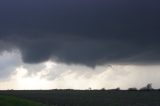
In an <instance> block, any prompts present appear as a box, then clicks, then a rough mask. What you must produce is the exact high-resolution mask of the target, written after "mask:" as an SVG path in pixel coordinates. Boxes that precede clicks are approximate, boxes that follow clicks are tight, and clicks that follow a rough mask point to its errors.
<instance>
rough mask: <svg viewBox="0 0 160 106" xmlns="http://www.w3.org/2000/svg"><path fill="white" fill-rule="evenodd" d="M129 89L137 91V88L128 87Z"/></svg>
mask: <svg viewBox="0 0 160 106" xmlns="http://www.w3.org/2000/svg"><path fill="white" fill-rule="evenodd" d="M128 90H129V91H137V88H128Z"/></svg>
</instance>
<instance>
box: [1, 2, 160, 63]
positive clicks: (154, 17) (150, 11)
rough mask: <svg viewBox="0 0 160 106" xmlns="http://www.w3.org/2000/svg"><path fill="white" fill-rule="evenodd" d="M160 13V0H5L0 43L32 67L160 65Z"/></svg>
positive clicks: (2, 11) (2, 10)
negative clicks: (49, 62) (50, 63)
mask: <svg viewBox="0 0 160 106" xmlns="http://www.w3.org/2000/svg"><path fill="white" fill-rule="evenodd" d="M159 11H160V2H159V1H158V0H153V1H150V0H140V1H129V0H100V1H97V0H79V1H78V0H67V1H66V0H14V1H13V0H1V1H0V15H1V16H0V41H3V42H7V43H6V44H8V45H12V46H14V47H17V48H19V49H20V51H21V53H22V57H23V60H24V62H28V63H38V62H42V61H45V60H48V59H50V58H54V59H57V60H58V61H60V62H65V63H75V64H85V65H96V64H104V63H117V64H157V63H160V42H159V39H160V12H159ZM6 47H8V46H6ZM3 48H4V47H2V49H3Z"/></svg>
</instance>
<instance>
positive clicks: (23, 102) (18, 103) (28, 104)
mask: <svg viewBox="0 0 160 106" xmlns="http://www.w3.org/2000/svg"><path fill="white" fill-rule="evenodd" d="M0 106H44V105H42V104H41V103H37V102H34V101H30V100H27V99H21V98H17V97H14V96H1V95H0Z"/></svg>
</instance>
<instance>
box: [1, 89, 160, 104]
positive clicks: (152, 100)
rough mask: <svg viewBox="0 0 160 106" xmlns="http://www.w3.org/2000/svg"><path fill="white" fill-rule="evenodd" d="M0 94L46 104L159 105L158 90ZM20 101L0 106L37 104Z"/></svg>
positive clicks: (49, 91)
mask: <svg viewBox="0 0 160 106" xmlns="http://www.w3.org/2000/svg"><path fill="white" fill-rule="evenodd" d="M0 95H12V96H17V97H19V98H26V99H29V100H33V101H37V102H40V103H43V104H46V106H160V91H158V90H153V91H121V90H119V91H107V90H20V91H16V90H9V91H0ZM7 101H9V100H7ZM10 101H11V102H12V103H14V102H15V101H19V99H18V100H17V99H13V98H11V100H10ZM20 101H22V103H24V105H18V104H17V105H1V104H0V106H39V105H37V104H36V103H35V104H34V102H27V101H26V100H23V99H22V100H20ZM25 102H26V103H25ZM29 103H30V104H29ZM26 104H28V105H26ZM33 104H34V105H33ZM40 106H41V105H40Z"/></svg>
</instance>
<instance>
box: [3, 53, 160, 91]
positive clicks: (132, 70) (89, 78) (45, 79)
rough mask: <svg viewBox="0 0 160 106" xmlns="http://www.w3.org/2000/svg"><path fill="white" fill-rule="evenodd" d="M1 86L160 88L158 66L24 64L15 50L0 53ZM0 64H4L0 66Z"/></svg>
mask: <svg viewBox="0 0 160 106" xmlns="http://www.w3.org/2000/svg"><path fill="white" fill-rule="evenodd" d="M0 64H1V70H4V71H0V89H1V90H2V89H25V90H31V89H88V88H92V89H101V88H106V89H112V88H117V87H120V88H122V89H127V88H129V87H137V88H141V87H143V86H145V85H146V84H148V83H152V84H153V87H154V88H160V84H159V78H160V71H159V69H160V66H159V65H157V66H156V65H154V66H135V65H102V66H97V67H95V68H91V67H87V66H84V65H67V64H62V63H56V62H54V61H51V60H50V61H46V62H43V63H40V64H26V63H23V62H22V60H21V54H20V53H19V52H18V51H17V50H15V51H12V52H7V51H5V52H3V53H1V55H0ZM2 64H3V66H2Z"/></svg>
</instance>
